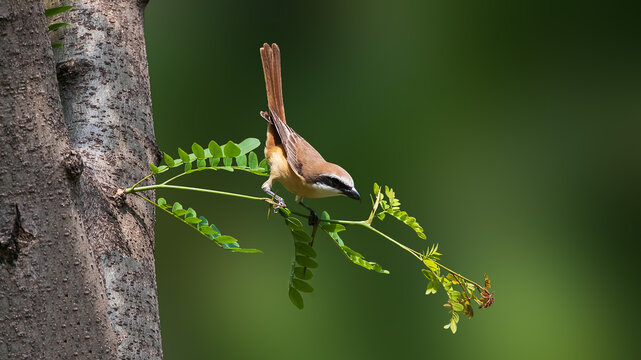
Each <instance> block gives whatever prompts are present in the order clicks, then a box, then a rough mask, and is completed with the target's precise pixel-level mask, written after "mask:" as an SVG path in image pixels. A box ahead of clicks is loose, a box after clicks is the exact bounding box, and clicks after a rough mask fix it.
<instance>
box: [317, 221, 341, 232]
mask: <svg viewBox="0 0 641 360" xmlns="http://www.w3.org/2000/svg"><path fill="white" fill-rule="evenodd" d="M321 227H322V228H323V230H325V231H327V232H331V233H337V232H341V231H343V230H345V226H344V225H343V224H336V223H324V224H323V225H321Z"/></svg>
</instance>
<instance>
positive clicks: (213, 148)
mask: <svg viewBox="0 0 641 360" xmlns="http://www.w3.org/2000/svg"><path fill="white" fill-rule="evenodd" d="M207 147H208V148H209V152H210V153H211V156H213V157H215V158H221V157H223V150H222V149H221V148H220V146H218V143H216V142H215V141H214V140H212V141H210V142H209V145H208V146H207Z"/></svg>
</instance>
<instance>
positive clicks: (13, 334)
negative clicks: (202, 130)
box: [0, 0, 162, 359]
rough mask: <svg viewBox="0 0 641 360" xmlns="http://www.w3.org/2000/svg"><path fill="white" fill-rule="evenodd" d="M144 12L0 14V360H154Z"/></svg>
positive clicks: (129, 4)
mask: <svg viewBox="0 0 641 360" xmlns="http://www.w3.org/2000/svg"><path fill="white" fill-rule="evenodd" d="M67 3H68V2H65V4H67ZM145 4H146V1H136V0H117V1H116V0H101V1H98V0H94V1H91V0H81V1H72V2H71V5H73V6H74V8H73V9H72V10H71V11H70V12H68V13H65V14H64V15H62V17H63V21H64V22H67V23H70V24H71V26H69V27H67V28H63V29H60V30H57V32H56V34H54V35H53V36H54V37H57V38H56V41H60V42H63V44H64V46H63V47H62V48H59V49H54V50H53V51H52V48H51V42H50V39H49V36H48V34H47V20H46V19H45V17H44V9H43V5H42V0H1V1H0V129H1V130H0V359H18V358H20V359H22V358H34V359H70V358H96V359H154V358H161V357H162V350H161V344H160V326H159V319H158V302H157V296H156V282H155V269H154V257H153V246H154V209H153V206H150V205H148V204H146V203H145V202H144V201H142V200H140V199H137V198H135V197H127V198H124V197H122V196H121V195H117V189H119V188H123V187H126V186H130V185H132V184H133V183H134V182H135V181H137V180H138V179H141V178H142V177H144V176H145V175H146V174H147V173H148V172H149V170H148V168H147V163H149V162H157V160H158V156H159V154H158V150H157V148H156V145H155V138H154V133H153V123H152V116H151V98H150V90H149V78H148V72H147V60H146V53H145V43H144V34H143V10H144V6H145Z"/></svg>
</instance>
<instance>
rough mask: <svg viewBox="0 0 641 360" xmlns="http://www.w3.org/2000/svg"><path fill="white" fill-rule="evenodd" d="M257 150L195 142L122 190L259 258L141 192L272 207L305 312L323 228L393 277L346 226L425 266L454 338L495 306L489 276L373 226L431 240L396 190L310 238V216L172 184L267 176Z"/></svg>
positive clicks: (297, 301) (353, 255)
mask: <svg viewBox="0 0 641 360" xmlns="http://www.w3.org/2000/svg"><path fill="white" fill-rule="evenodd" d="M258 146H260V141H259V140H258V139H254V138H248V139H245V140H243V141H242V142H240V143H238V144H236V143H234V142H232V141H229V142H227V143H226V144H224V145H222V146H220V145H218V143H216V142H215V141H213V140H212V141H210V142H209V144H208V146H207V147H206V148H204V147H202V146H201V145H199V144H197V143H193V144H192V146H191V150H192V152H191V153H187V152H186V151H184V150H182V149H180V148H178V157H177V158H174V157H172V156H170V155H169V154H167V153H163V159H164V163H165V164H164V165H159V166H156V165H154V164H149V167H150V169H151V174H149V175H147V176H146V177H144V178H143V179H141V180H140V181H138V182H137V183H136V184H134V185H133V186H131V187H129V188H127V189H122V190H120V191H121V192H123V193H126V194H132V195H135V196H138V197H141V198H142V199H144V200H145V201H148V202H150V203H151V204H153V205H154V206H156V207H158V208H159V209H161V210H162V211H163V212H166V213H168V214H169V215H171V216H172V217H174V218H175V219H177V220H179V221H181V222H182V223H184V224H186V225H187V226H189V227H191V228H192V229H194V230H196V231H197V232H199V233H200V234H201V235H203V236H205V237H206V238H207V239H209V240H210V241H212V242H214V243H215V244H216V245H218V246H220V247H221V248H223V249H225V250H228V251H231V252H242V253H260V252H261V251H260V250H257V249H246V248H242V247H240V244H239V243H238V240H237V239H236V238H234V237H233V236H230V235H223V234H222V233H221V231H220V230H219V229H218V228H217V227H216V226H215V225H214V224H212V223H211V222H209V221H208V220H207V219H206V218H205V217H204V216H198V215H197V213H196V211H195V210H194V209H192V208H187V209H184V208H183V206H182V205H181V204H180V203H178V202H174V203H173V204H170V203H168V202H167V200H166V199H165V198H159V199H158V200H157V201H156V202H154V201H152V200H150V199H149V198H147V197H145V196H143V195H141V194H140V193H141V192H144V191H150V190H187V191H195V192H202V193H207V194H214V195H222V196H231V197H236V198H241V199H246V200H253V201H259V202H264V203H266V204H268V206H270V207H271V208H273V209H275V211H276V212H277V213H278V214H280V215H281V216H282V217H283V219H284V222H285V224H286V226H287V227H288V229H289V230H290V232H291V234H292V237H293V240H294V244H293V245H294V258H293V259H292V262H291V271H290V275H289V287H288V288H289V290H288V291H289V299H290V301H291V302H292V304H294V305H295V306H296V307H298V308H299V309H302V308H303V307H304V300H303V296H302V294H301V292H302V293H310V292H313V291H314V288H313V287H312V286H311V285H310V283H309V280H311V279H312V277H313V272H312V270H311V269H315V268H317V267H318V263H317V262H316V260H315V258H316V257H317V254H316V251H315V250H314V248H313V245H314V240H315V238H316V235H317V233H318V230H319V229H320V230H322V232H324V233H325V234H326V235H327V236H328V237H329V238H330V239H331V240H333V242H334V243H335V244H336V246H337V247H338V248H339V249H340V250H341V252H342V253H343V254H344V255H345V257H346V258H347V259H348V260H349V261H351V262H352V263H354V264H356V265H358V266H361V267H363V268H365V269H367V270H370V271H375V272H378V273H381V274H389V271H388V270H385V269H383V267H382V266H381V265H379V264H378V263H376V262H373V261H368V260H366V259H365V257H364V256H363V255H362V254H360V253H359V252H356V251H354V250H352V249H351V248H350V247H348V246H347V245H346V244H345V242H344V241H343V239H342V238H341V236H340V235H339V233H340V232H343V231H345V230H347V229H348V227H355V226H360V227H364V228H366V229H367V230H370V231H372V232H374V233H375V234H377V235H379V236H381V237H383V238H384V239H386V240H388V241H390V242H391V243H393V244H394V245H396V246H398V247H400V248H401V249H403V250H405V251H406V252H408V253H409V254H410V255H412V256H413V257H414V258H416V259H417V260H418V261H419V262H420V263H421V265H422V267H423V268H422V269H421V271H422V273H423V274H424V275H425V277H426V278H427V280H428V284H427V290H426V291H425V294H426V295H429V294H434V293H436V292H437V291H438V289H440V288H443V290H444V291H445V293H446V295H447V303H445V304H444V306H445V308H446V309H447V310H448V311H449V313H450V320H449V322H448V323H447V324H446V325H445V326H444V328H445V329H449V330H450V331H451V332H452V333H456V331H457V328H458V322H459V319H460V316H459V314H461V313H462V314H463V315H465V316H467V317H468V318H472V317H473V316H474V309H473V307H472V304H474V303H476V304H477V305H478V306H479V308H487V307H490V306H491V305H492V304H493V303H494V292H491V293H490V287H491V285H490V280H489V278H488V276H487V275H485V277H484V281H483V284H479V283H477V282H475V281H473V280H470V279H469V278H467V277H465V276H463V275H461V274H459V273H457V272H456V271H454V270H452V269H450V268H448V267H446V266H445V265H443V264H442V263H441V262H440V257H441V255H442V254H441V253H439V252H438V244H434V245H431V246H426V248H425V250H424V251H422V252H420V251H417V250H414V249H412V248H410V247H409V246H407V245H404V244H403V243H401V242H400V241H398V240H396V239H394V238H392V237H390V236H389V235H387V234H385V233H383V232H381V231H380V230H378V229H377V228H376V227H374V225H373V223H374V221H384V220H385V219H386V218H388V217H392V218H395V219H397V220H398V221H400V222H402V223H403V224H405V225H407V226H408V227H410V228H411V229H412V230H413V231H414V232H415V234H416V235H417V236H418V237H419V238H421V239H423V240H426V239H427V237H426V235H425V233H424V231H423V228H422V227H421V225H420V224H419V223H418V221H417V220H416V218H414V217H412V216H410V215H409V214H408V213H407V212H406V211H403V210H401V208H400V206H401V202H400V200H399V199H398V198H397V197H396V193H395V192H394V190H393V189H392V188H390V187H388V186H379V185H378V184H377V183H374V186H373V194H372V195H371V196H370V198H371V202H372V210H371V212H370V214H369V216H368V217H367V218H366V219H364V220H340V219H332V218H331V216H330V215H329V213H328V212H327V211H323V212H322V213H321V216H320V219H319V222H318V223H316V224H314V225H311V229H310V232H309V233H308V232H307V231H305V228H304V226H303V222H301V221H300V220H299V219H298V218H297V217H300V218H304V219H307V220H309V215H307V214H302V213H298V212H295V211H292V210H290V209H288V208H287V207H279V206H278V204H277V203H275V202H274V200H273V199H271V198H268V197H258V196H251V195H245V194H238V193H231V192H226V191H220V190H213V189H203V188H195V187H188V186H178V185H173V184H171V183H172V182H173V181H175V180H176V179H178V178H181V177H183V176H186V175H189V174H192V173H195V172H200V171H220V170H222V171H229V172H234V171H244V172H249V173H252V174H255V175H258V176H269V168H268V165H267V162H266V160H265V159H263V160H262V161H260V162H259V161H258V156H257V155H256V153H255V152H254V151H253V150H254V149H256V148H257V147H258ZM178 167H183V171H182V172H180V173H178V174H176V175H174V176H173V177H170V178H169V179H167V180H165V181H163V182H161V183H158V184H153V185H144V186H143V185H142V184H143V183H144V182H145V181H147V180H150V179H151V178H152V177H153V176H154V175H159V174H162V173H165V172H167V171H168V170H169V169H171V168H178ZM457 289H459V290H457Z"/></svg>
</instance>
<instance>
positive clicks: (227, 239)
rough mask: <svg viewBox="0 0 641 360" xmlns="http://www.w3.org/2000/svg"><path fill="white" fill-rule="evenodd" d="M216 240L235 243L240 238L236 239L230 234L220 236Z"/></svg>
mask: <svg viewBox="0 0 641 360" xmlns="http://www.w3.org/2000/svg"><path fill="white" fill-rule="evenodd" d="M215 240H216V241H218V242H219V243H221V244H233V243H235V242H238V240H236V239H234V238H233V237H231V236H229V235H222V236H219V237H217V238H216V239H215Z"/></svg>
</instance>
